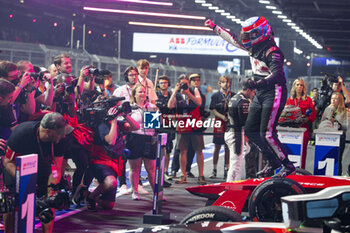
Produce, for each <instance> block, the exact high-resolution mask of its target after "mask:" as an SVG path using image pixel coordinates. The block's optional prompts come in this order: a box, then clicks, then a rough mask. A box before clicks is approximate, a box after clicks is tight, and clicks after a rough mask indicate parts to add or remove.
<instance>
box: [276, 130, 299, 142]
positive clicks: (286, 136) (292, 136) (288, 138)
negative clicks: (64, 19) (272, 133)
mask: <svg viewBox="0 0 350 233" xmlns="http://www.w3.org/2000/svg"><path fill="white" fill-rule="evenodd" d="M277 133H278V138H279V140H280V141H281V142H282V143H288V144H299V145H300V144H302V142H303V133H301V132H288V131H281V130H280V131H278V132H277Z"/></svg>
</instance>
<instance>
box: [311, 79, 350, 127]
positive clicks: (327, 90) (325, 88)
mask: <svg viewBox="0 0 350 233" xmlns="http://www.w3.org/2000/svg"><path fill="white" fill-rule="evenodd" d="M324 75H325V78H324V79H323V80H322V82H321V83H322V86H321V88H320V89H321V93H320V99H319V101H318V103H317V105H316V106H315V107H316V110H317V119H318V120H320V119H321V117H322V114H323V112H324V110H325V108H326V107H327V106H328V105H329V104H330V102H331V95H332V93H333V92H339V93H341V94H342V95H343V97H344V99H345V106H347V107H348V106H349V105H350V92H349V91H348V89H346V87H345V85H344V82H343V78H342V77H340V76H338V77H336V76H334V75H330V74H327V73H324ZM328 83H329V84H328ZM330 85H331V87H330Z"/></svg>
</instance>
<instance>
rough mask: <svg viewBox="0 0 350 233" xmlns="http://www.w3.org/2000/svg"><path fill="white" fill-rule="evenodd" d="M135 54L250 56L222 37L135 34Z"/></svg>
mask: <svg viewBox="0 0 350 233" xmlns="http://www.w3.org/2000/svg"><path fill="white" fill-rule="evenodd" d="M133 52H146V53H169V54H198V55H226V56H248V52H246V51H244V50H242V49H238V48H236V47H234V46H233V45H231V44H230V43H228V42H226V41H225V40H223V39H222V38H221V37H220V36H216V35H213V36H207V35H190V34H189V35H186V34H161V33H134V36H133Z"/></svg>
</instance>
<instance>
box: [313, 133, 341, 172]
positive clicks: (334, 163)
mask: <svg viewBox="0 0 350 233" xmlns="http://www.w3.org/2000/svg"><path fill="white" fill-rule="evenodd" d="M340 136H341V132H340V133H339V132H334V134H330V133H327V134H326V133H322V132H321V133H318V132H316V143H315V162H314V175H326V176H333V175H338V169H339V168H338V167H339V145H340Z"/></svg>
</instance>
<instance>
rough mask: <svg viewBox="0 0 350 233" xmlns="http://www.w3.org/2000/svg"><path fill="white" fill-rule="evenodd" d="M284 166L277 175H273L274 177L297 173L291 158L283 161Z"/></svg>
mask: <svg viewBox="0 0 350 233" xmlns="http://www.w3.org/2000/svg"><path fill="white" fill-rule="evenodd" d="M282 164H283V167H282V169H281V170H280V171H279V172H277V173H276V174H275V175H273V176H272V177H280V178H284V177H286V176H289V175H295V174H296V169H295V167H294V165H293V163H292V162H291V161H289V159H287V158H286V159H284V160H283V161H282Z"/></svg>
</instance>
